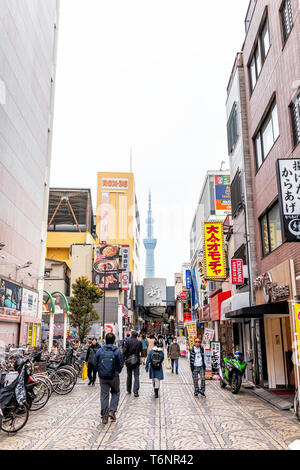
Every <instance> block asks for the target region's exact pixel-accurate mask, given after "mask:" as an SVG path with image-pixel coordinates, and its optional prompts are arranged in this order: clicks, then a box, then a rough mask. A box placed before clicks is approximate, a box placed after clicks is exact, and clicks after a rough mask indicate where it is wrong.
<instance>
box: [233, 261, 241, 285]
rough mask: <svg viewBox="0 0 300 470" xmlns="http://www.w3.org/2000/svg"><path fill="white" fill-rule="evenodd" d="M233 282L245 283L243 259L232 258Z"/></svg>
mask: <svg viewBox="0 0 300 470" xmlns="http://www.w3.org/2000/svg"><path fill="white" fill-rule="evenodd" d="M231 284H244V275H243V260H242V259H232V260H231Z"/></svg>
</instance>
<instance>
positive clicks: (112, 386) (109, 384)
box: [100, 376, 120, 418]
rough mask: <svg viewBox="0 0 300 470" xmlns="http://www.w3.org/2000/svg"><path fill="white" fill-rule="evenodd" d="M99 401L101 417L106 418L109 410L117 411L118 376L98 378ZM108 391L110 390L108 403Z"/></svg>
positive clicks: (118, 397) (118, 394)
mask: <svg viewBox="0 0 300 470" xmlns="http://www.w3.org/2000/svg"><path fill="white" fill-rule="evenodd" d="M100 388H101V393H100V403H101V418H107V417H108V413H109V411H115V412H116V411H117V409H118V404H119V399H120V377H119V376H118V377H114V378H113V379H101V378H100ZM109 392H111V400H110V403H109Z"/></svg>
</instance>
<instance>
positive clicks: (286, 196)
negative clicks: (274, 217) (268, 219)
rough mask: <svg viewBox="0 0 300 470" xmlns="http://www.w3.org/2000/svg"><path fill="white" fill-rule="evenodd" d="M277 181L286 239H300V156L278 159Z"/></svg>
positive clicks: (292, 240) (283, 236)
mask: <svg viewBox="0 0 300 470" xmlns="http://www.w3.org/2000/svg"><path fill="white" fill-rule="evenodd" d="M277 181H278V194H279V206H280V216H281V227H282V238H283V240H284V241H288V242H295V241H296V242H297V241H300V158H282V159H278V160H277Z"/></svg>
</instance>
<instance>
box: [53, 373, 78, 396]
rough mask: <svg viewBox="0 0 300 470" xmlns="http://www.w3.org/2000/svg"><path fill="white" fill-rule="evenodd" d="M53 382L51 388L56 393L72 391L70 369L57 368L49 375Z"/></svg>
mask: <svg viewBox="0 0 300 470" xmlns="http://www.w3.org/2000/svg"><path fill="white" fill-rule="evenodd" d="M50 379H51V381H52V384H53V390H54V392H55V393H57V394H58V395H67V394H68V393H70V392H72V390H73V388H74V386H75V382H74V379H73V375H72V374H71V372H70V371H68V370H65V369H59V370H56V371H54V372H53V373H52V374H51V375H50Z"/></svg>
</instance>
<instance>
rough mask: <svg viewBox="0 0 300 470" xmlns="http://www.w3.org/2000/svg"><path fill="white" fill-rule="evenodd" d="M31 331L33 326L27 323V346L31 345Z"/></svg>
mask: <svg viewBox="0 0 300 470" xmlns="http://www.w3.org/2000/svg"><path fill="white" fill-rule="evenodd" d="M32 330H33V324H32V323H29V328H28V346H31V345H32Z"/></svg>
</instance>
